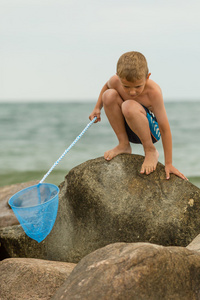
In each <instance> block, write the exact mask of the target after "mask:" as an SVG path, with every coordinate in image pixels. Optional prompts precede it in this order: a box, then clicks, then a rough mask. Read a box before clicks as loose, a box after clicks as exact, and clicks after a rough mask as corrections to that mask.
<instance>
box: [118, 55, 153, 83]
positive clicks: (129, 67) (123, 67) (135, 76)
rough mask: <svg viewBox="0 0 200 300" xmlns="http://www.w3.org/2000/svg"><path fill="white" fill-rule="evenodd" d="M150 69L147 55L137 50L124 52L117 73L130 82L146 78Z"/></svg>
mask: <svg viewBox="0 0 200 300" xmlns="http://www.w3.org/2000/svg"><path fill="white" fill-rule="evenodd" d="M148 74H149V69H148V65H147V61H146V58H145V56H144V55H143V54H142V53H140V52H136V51H131V52H127V53H124V54H122V56H121V57H120V58H119V60H118V62H117V75H118V76H119V77H120V78H123V79H126V80H127V81H129V82H134V81H136V80H140V79H143V78H144V79H146V78H147V77H148Z"/></svg>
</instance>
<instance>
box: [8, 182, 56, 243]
mask: <svg viewBox="0 0 200 300" xmlns="http://www.w3.org/2000/svg"><path fill="white" fill-rule="evenodd" d="M58 193H59V188H58V187H57V186H56V185H54V184H50V183H39V184H38V185H33V186H31V187H28V188H26V189H23V190H21V191H20V192H18V193H16V194H15V195H14V196H12V197H11V198H10V200H9V205H10V206H11V208H12V210H13V212H14V213H15V215H16V217H17V219H18V221H19V223H20V224H21V226H22V228H23V229H24V231H25V233H26V234H27V235H28V236H29V237H30V238H32V239H34V240H36V241H37V242H38V243H40V242H41V241H42V240H44V239H45V237H46V236H47V235H48V234H49V233H50V232H51V230H52V228H53V225H54V223H55V220H56V216H57V210H58Z"/></svg>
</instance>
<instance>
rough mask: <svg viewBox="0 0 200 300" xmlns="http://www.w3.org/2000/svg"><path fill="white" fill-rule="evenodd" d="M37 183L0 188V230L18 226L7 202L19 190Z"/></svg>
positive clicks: (30, 182) (31, 182)
mask: <svg viewBox="0 0 200 300" xmlns="http://www.w3.org/2000/svg"><path fill="white" fill-rule="evenodd" d="M37 183H38V181H36V180H35V181H29V182H25V183H17V184H12V185H6V186H3V187H0V228H2V227H7V226H12V225H17V224H19V222H18V220H17V218H16V217H15V214H14V213H13V211H12V209H11V208H10V206H9V205H8V200H9V199H10V197H11V196H13V195H14V194H15V193H17V192H19V191H20V190H22V189H25V188H27V187H29V186H31V185H34V184H37Z"/></svg>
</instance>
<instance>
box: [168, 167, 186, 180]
mask: <svg viewBox="0 0 200 300" xmlns="http://www.w3.org/2000/svg"><path fill="white" fill-rule="evenodd" d="M165 173H166V179H169V178H170V173H172V174H175V175H176V176H178V177H180V178H182V179H185V180H188V179H187V177H185V176H184V175H183V174H182V173H181V172H179V170H177V169H176V168H175V167H174V166H172V164H168V165H165Z"/></svg>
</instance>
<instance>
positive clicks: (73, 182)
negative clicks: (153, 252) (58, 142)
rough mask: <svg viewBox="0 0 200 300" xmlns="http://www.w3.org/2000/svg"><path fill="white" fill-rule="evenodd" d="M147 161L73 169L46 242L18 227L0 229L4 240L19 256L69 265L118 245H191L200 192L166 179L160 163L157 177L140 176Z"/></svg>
mask: <svg viewBox="0 0 200 300" xmlns="http://www.w3.org/2000/svg"><path fill="white" fill-rule="evenodd" d="M143 159H144V157H143V156H139V155H131V154H122V155H119V156H117V157H115V158H114V159H113V160H111V161H110V162H108V161H106V160H105V159H104V158H103V157H101V158H97V159H94V160H90V161H87V162H85V163H83V164H81V165H79V166H77V167H75V168H74V169H72V170H71V171H70V172H69V173H68V175H67V176H66V179H65V182H63V183H62V184H61V185H60V194H59V199H60V201H59V209H58V216H57V219H56V222H55V225H54V227H53V230H52V232H51V233H50V234H49V236H48V237H47V238H46V239H45V240H44V241H43V242H42V243H40V244H39V245H38V246H37V243H35V242H34V241H31V240H30V239H29V238H28V237H26V238H25V237H24V236H25V234H24V233H23V231H22V229H20V228H17V235H15V230H16V229H12V230H11V229H7V230H6V228H5V229H3V230H0V241H1V242H2V244H3V245H5V248H6V250H7V252H8V253H12V256H15V257H16V256H22V255H23V257H35V256H33V255H34V253H35V252H37V253H38V252H41V257H40V256H38V258H45V259H50V260H60V261H68V262H78V261H79V260H80V259H81V258H82V257H84V256H85V255H87V254H88V253H90V252H92V251H94V250H96V249H98V248H101V247H103V246H105V245H108V244H110V243H116V242H129V243H130V242H151V243H155V244H160V245H165V246H168V245H174V246H186V245H188V244H189V243H190V242H191V241H192V240H193V239H194V238H195V237H196V236H197V235H198V234H199V232H200V218H199V215H200V189H199V188H197V187H196V186H194V185H192V184H191V183H189V182H187V181H184V180H182V179H180V178H178V177H176V176H175V175H171V178H170V180H166V179H165V171H164V166H163V165H162V164H160V163H159V164H158V166H157V169H156V171H155V172H154V173H152V174H150V175H148V176H147V175H144V174H140V168H141V164H142V162H143ZM20 230H21V231H20ZM15 236H16V239H17V241H16V240H15V241H14V240H13V239H15ZM27 238H28V239H29V240H27ZM19 244H20V246H19ZM31 244H33V245H34V247H31ZM15 245H17V247H16V246H15ZM37 247H38V249H39V248H40V249H39V250H38V251H36V249H37ZM19 249H20V252H19ZM22 249H24V250H22ZM32 249H35V250H34V251H33V250H32ZM22 251H24V254H22Z"/></svg>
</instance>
